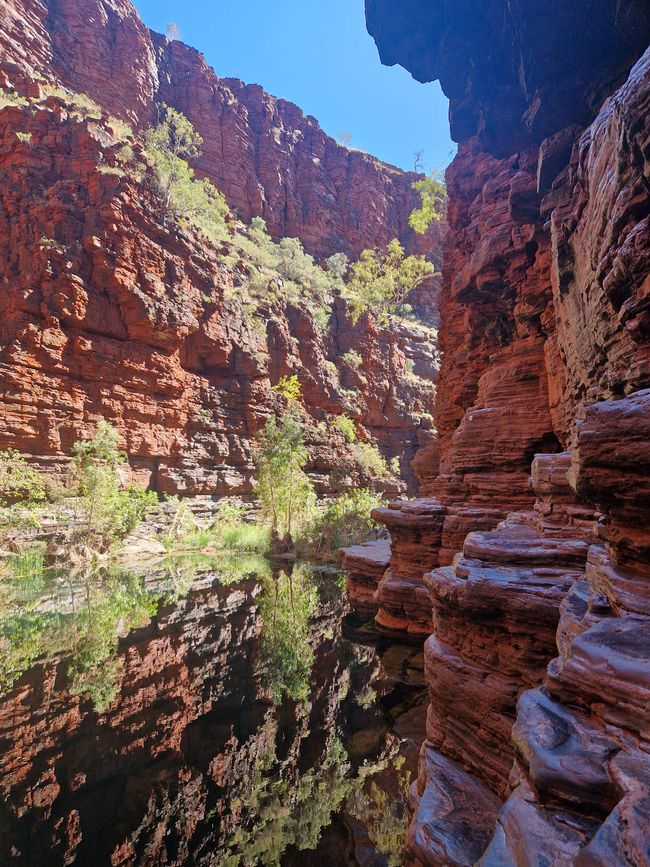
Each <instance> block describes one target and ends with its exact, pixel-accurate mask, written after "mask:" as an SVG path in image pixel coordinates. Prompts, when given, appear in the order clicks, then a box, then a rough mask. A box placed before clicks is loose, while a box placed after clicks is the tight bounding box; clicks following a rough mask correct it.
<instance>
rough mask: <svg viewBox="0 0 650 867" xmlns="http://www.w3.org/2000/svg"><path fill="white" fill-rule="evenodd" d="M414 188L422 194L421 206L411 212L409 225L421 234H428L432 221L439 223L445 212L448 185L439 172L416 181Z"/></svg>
mask: <svg viewBox="0 0 650 867" xmlns="http://www.w3.org/2000/svg"><path fill="white" fill-rule="evenodd" d="M413 189H414V190H415V191H416V192H417V193H419V194H420V201H421V203H422V204H421V206H420V207H419V208H416V209H415V210H414V211H412V212H411V215H410V217H409V226H410V227H411V228H412V229H413V230H414V231H416V232H417V233H418V234H419V235H424V234H426V232H427V230H428V228H429V226H430V225H431V224H432V223H439V222H440V221H441V220H442V218H443V216H444V213H445V204H446V202H447V187H446V186H445V182H444V180H443V179H442V177H441V176H440V174H439V173H437V172H434V173H432V174H431V175H430V176H429V177H428V178H423V179H422V180H421V181H416V182H415V183H414V184H413Z"/></svg>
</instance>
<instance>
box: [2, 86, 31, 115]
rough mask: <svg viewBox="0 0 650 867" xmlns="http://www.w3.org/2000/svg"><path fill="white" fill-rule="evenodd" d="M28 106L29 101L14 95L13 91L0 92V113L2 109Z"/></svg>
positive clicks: (16, 94)
mask: <svg viewBox="0 0 650 867" xmlns="http://www.w3.org/2000/svg"><path fill="white" fill-rule="evenodd" d="M28 104H29V100H27V99H25V97H24V96H20V94H18V93H16V92H15V91H13V90H10V91H0V111H2V109H3V108H7V107H9V106H21V107H22V106H25V105H28Z"/></svg>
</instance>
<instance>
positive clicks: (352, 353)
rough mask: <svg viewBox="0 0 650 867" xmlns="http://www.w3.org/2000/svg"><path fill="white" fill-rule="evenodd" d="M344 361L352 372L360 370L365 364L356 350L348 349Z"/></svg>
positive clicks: (344, 354)
mask: <svg viewBox="0 0 650 867" xmlns="http://www.w3.org/2000/svg"><path fill="white" fill-rule="evenodd" d="M343 361H344V362H345V363H346V364H347V365H348V366H349V367H351V368H352V370H358V369H359V368H360V367H361V365H362V363H363V358H362V357H361V354H360V353H359V352H357V351H356V349H348V351H347V352H344V353H343Z"/></svg>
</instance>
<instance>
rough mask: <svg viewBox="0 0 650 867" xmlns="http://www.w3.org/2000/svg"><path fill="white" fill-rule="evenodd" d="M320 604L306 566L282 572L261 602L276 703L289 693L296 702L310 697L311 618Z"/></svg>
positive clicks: (266, 664)
mask: <svg viewBox="0 0 650 867" xmlns="http://www.w3.org/2000/svg"><path fill="white" fill-rule="evenodd" d="M317 605H318V593H317V590H316V587H315V585H314V583H313V581H312V580H311V576H310V573H309V570H308V569H307V568H305V567H303V566H298V567H296V568H295V569H293V570H292V572H291V574H290V575H287V573H286V572H280V574H279V575H278V576H277V577H271V578H270V579H268V580H267V582H266V585H265V588H264V593H263V594H262V597H261V599H260V613H261V614H262V619H263V621H264V629H263V632H262V664H263V672H264V681H265V684H266V686H267V688H268V689H270V691H271V694H272V696H273V701H274V702H275V703H276V704H279V703H280V702H281V701H282V698H283V696H284V695H285V694H286V695H288V696H289V697H290V698H292V699H294V701H304V700H305V699H306V698H307V695H308V692H309V675H310V674H311V669H312V666H313V664H314V652H313V649H312V647H311V644H310V639H311V630H310V628H309V618H310V617H311V616H312V614H313V613H314V612H315V610H316V606H317Z"/></svg>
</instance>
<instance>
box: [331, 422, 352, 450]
mask: <svg viewBox="0 0 650 867" xmlns="http://www.w3.org/2000/svg"><path fill="white" fill-rule="evenodd" d="M332 427H334V428H336V430H340V431H341V433H342V434H343V436H344V437H345V439H346V440H347V442H348V443H349V444H350V445H352V443H355V442H356V441H357V426H356V425H355V423H354V420H353V419H351V418H350V416H349V415H337V416H336V417H335V419H334V421H333V422H332Z"/></svg>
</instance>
